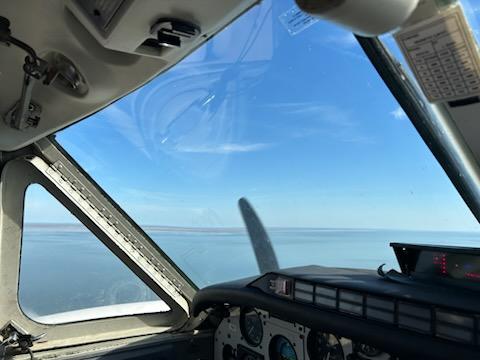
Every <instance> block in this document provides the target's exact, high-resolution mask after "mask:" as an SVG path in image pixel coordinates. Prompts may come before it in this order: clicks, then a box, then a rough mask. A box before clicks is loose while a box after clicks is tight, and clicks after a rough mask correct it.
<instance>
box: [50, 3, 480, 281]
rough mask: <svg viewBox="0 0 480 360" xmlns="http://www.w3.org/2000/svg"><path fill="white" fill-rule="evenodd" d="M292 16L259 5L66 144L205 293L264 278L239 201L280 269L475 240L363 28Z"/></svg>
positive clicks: (374, 258) (62, 137) (384, 258)
mask: <svg viewBox="0 0 480 360" xmlns="http://www.w3.org/2000/svg"><path fill="white" fill-rule="evenodd" d="M295 11H296V10H295V7H294V2H293V1H291V0H271V1H263V2H262V3H261V5H259V6H256V7H254V8H252V9H251V10H250V11H249V12H248V13H246V14H245V15H243V16H242V17H241V18H239V19H238V20H237V21H236V22H235V23H233V24H232V25H230V26H229V27H227V28H226V29H224V31H222V33H220V34H219V35H218V36H216V37H215V38H214V39H213V40H211V41H209V42H208V43H207V44H205V45H204V46H202V47H201V48H199V49H198V50H196V51H195V52H194V53H192V54H191V55H190V56H189V57H187V58H186V59H184V60H183V61H182V62H180V63H179V64H177V65H176V66H174V67H173V68H172V69H170V70H169V71H167V72H166V73H164V74H162V75H160V76H158V77H157V78H156V79H154V80H153V81H151V82H150V83H148V84H146V85H145V86H143V87H142V88H141V89H138V90H137V91H135V92H133V93H131V94H130V95H128V96H126V97H125V98H123V99H121V100H119V101H117V102H116V103H114V104H112V105H110V106H108V107H107V108H105V109H104V110H102V111H100V112H98V113H96V114H95V115H92V116H91V117H90V118H88V119H86V120H84V121H81V122H79V123H78V124H76V125H74V126H71V127H70V128H68V129H66V130H64V131H62V132H60V133H59V134H58V136H57V140H58V141H59V142H60V143H61V144H62V146H64V147H65V148H66V149H67V150H68V151H69V152H70V154H72V155H73V157H74V158H75V159H76V160H77V161H78V162H79V163H80V164H81V165H82V166H83V167H84V168H85V169H86V170H87V172H89V174H90V175H91V176H92V177H93V178H94V179H95V180H96V181H97V182H98V183H99V184H100V185H101V186H102V187H103V188H104V189H105V190H106V191H107V192H108V193H109V194H110V195H111V196H112V197H113V198H114V199H115V201H117V202H118V203H119V205H120V206H121V207H122V208H123V209H124V210H125V211H126V212H127V213H128V214H129V215H130V216H131V217H132V218H133V219H134V220H135V221H136V222H138V223H139V224H140V225H141V226H142V227H143V228H144V230H145V231H146V232H147V233H148V234H149V235H150V236H151V237H152V238H153V239H154V241H156V242H157V243H158V244H159V246H160V247H161V248H162V249H163V250H164V251H165V252H166V253H167V254H168V255H169V256H170V257H171V258H172V259H173V261H175V262H176V263H177V265H178V266H179V267H180V268H182V270H183V271H184V272H185V273H186V274H187V275H188V276H190V277H191V279H192V280H193V281H194V282H195V283H196V284H197V285H198V286H199V287H202V286H205V285H207V284H211V283H215V282H220V281H225V280H231V279H235V278H241V277H245V276H249V275H254V274H257V273H258V272H259V270H258V267H257V263H256V260H255V256H254V252H253V250H252V246H251V244H250V242H249V238H248V235H247V232H246V230H245V229H244V224H243V221H242V218H241V215H240V212H239V210H238V207H237V201H238V199H239V198H241V197H246V198H247V199H248V200H249V201H250V203H251V204H252V205H253V207H254V208H255V209H256V211H257V213H258V215H259V216H260V218H261V219H262V221H263V223H264V225H265V226H266V228H267V230H268V233H269V235H270V238H271V241H272V244H273V248H274V250H275V252H276V254H277V257H278V261H279V264H280V266H281V267H290V266H300V265H311V264H318V265H326V266H343V267H362V268H376V267H378V266H379V265H380V264H382V263H387V264H388V265H387V266H390V267H395V266H396V264H395V260H394V255H393V251H392V250H391V249H390V248H389V246H388V244H389V243H390V242H393V241H395V242H420V243H440V244H447V243H448V244H450V245H453V244H460V245H462V244H463V245H471V246H476V245H477V244H478V241H477V239H478V235H479V233H478V230H479V226H478V223H477V221H476V220H475V218H474V217H473V216H472V214H471V212H470V211H469V209H468V208H467V206H466V205H465V203H464V202H463V200H462V199H461V197H460V196H459V194H458V193H457V191H456V190H455V189H454V187H453V186H452V184H451V182H450V181H449V179H448V178H447V176H446V175H445V173H444V171H443V170H442V168H441V167H440V166H439V165H438V163H437V161H436V160H435V159H434V157H433V156H432V154H431V153H430V151H429V150H428V148H427V147H426V145H425V144H424V143H423V141H422V140H421V138H420V137H419V135H418V134H417V132H416V131H415V129H414V127H413V126H412V124H411V123H410V121H409V119H408V118H407V117H406V115H405V113H404V112H403V111H402V109H401V108H400V107H399V105H398V103H397V102H396V101H395V99H394V98H393V96H392V95H391V94H390V93H389V91H388V89H387V88H386V86H385V85H384V83H383V82H382V80H381V79H380V78H379V76H378V75H377V73H376V71H375V70H374V68H373V67H372V65H371V64H370V63H369V61H368V59H367V58H366V57H365V55H364V54H363V52H362V50H361V48H360V47H359V45H358V44H357V43H356V40H355V38H354V37H353V35H352V34H350V33H348V32H346V31H343V30H341V29H339V28H338V27H336V26H333V25H330V24H328V23H324V22H321V21H316V20H308V21H303V22H301V25H300V23H299V22H295V21H294V20H292V19H294V17H295V16H296V15H295ZM61 221H62V219H55V222H57V223H58V222H61Z"/></svg>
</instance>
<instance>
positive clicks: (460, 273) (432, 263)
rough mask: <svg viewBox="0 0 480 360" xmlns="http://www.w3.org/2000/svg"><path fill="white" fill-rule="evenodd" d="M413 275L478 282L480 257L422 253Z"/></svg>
mask: <svg viewBox="0 0 480 360" xmlns="http://www.w3.org/2000/svg"><path fill="white" fill-rule="evenodd" d="M415 273H416V274H418V273H420V274H425V275H427V274H431V275H432V276H438V277H444V278H450V279H457V280H458V279H462V280H470V281H477V282H480V257H478V256H475V255H465V254H451V253H446V252H437V251H422V252H421V253H420V256H419V258H418V262H417V266H416V268H415Z"/></svg>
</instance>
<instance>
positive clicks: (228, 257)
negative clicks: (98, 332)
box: [19, 225, 480, 317]
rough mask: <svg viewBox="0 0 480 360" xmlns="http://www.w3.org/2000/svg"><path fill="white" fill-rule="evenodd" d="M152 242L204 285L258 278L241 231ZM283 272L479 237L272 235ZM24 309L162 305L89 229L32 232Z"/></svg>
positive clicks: (373, 260)
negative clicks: (395, 247) (402, 245)
mask: <svg viewBox="0 0 480 360" xmlns="http://www.w3.org/2000/svg"><path fill="white" fill-rule="evenodd" d="M146 230H147V232H148V233H149V235H150V236H151V237H152V238H153V240H154V241H155V242H156V243H157V244H158V245H159V246H160V247H161V248H162V249H163V250H164V251H165V252H166V253H167V254H168V255H169V256H170V257H171V258H172V259H173V261H175V262H176V263H177V264H178V265H179V266H180V268H181V269H183V271H184V272H185V273H186V274H187V275H188V276H190V278H191V279H192V280H193V281H194V282H195V283H196V284H197V285H198V286H199V287H203V286H206V285H209V284H212V283H217V282H221V281H227V280H232V279H236V278H241V277H246V276H251V275H254V274H257V273H258V270H257V265H256V262H255V258H254V254H253V251H252V248H251V246H250V243H249V240H248V237H247V235H246V233H245V232H244V231H243V230H240V229H230V230H225V231H219V230H215V231H208V230H202V231H195V230H186V229H179V230H172V229H167V230H166V229H159V228H147V229H146ZM269 233H270V237H271V239H272V243H273V245H274V248H275V251H276V253H277V256H278V260H279V263H280V266H281V267H291V266H300V265H311V264H318V265H325V266H339V267H356V268H370V269H376V268H377V267H378V266H379V265H380V264H382V263H386V264H387V266H386V268H389V267H396V261H395V258H394V254H393V251H392V249H391V248H390V247H389V243H390V242H412V243H427V244H433V243H435V244H448V245H463V246H473V247H477V246H478V247H480V233H470V232H418V231H391V230H341V229H332V230H327V229H270V230H269ZM19 293H20V304H21V307H22V309H23V310H24V311H25V312H26V313H27V314H28V315H30V316H32V317H35V315H47V314H52V313H57V312H64V311H70V310H77V309H83V308H89V307H95V306H103V305H110V304H118V303H127V302H137V301H145V300H153V299H156V298H157V297H156V295H155V294H153V293H152V292H151V291H150V290H149V289H148V288H147V287H146V286H145V285H143V283H141V281H139V280H138V279H137V278H136V277H135V275H133V274H132V273H131V272H130V270H129V269H128V268H126V266H124V265H123V264H122V263H121V262H120V261H119V260H118V259H117V258H116V257H115V256H114V255H113V254H111V253H110V252H109V250H108V249H106V248H105V246H104V245H103V244H102V243H100V241H98V240H97V239H96V238H95V237H94V236H93V235H92V234H91V233H89V232H88V231H87V230H86V229H85V228H83V227H80V226H77V225H72V226H68V225H55V226H53V225H48V226H45V225H42V226H39V225H30V226H27V227H26V230H25V234H24V239H23V246H22V266H21V272H20V289H19Z"/></svg>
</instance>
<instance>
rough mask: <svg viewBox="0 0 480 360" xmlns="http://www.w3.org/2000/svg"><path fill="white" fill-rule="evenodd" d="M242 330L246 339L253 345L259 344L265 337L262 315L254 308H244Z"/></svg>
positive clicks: (241, 316) (241, 317)
mask: <svg viewBox="0 0 480 360" xmlns="http://www.w3.org/2000/svg"><path fill="white" fill-rule="evenodd" d="M240 331H241V333H242V336H243V338H244V339H245V341H246V342H247V343H248V344H249V345H251V346H258V345H260V344H261V343H262V339H263V322H262V318H261V315H260V314H259V313H258V311H257V310H255V309H253V308H244V309H242V311H241V313H240Z"/></svg>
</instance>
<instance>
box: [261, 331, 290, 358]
mask: <svg viewBox="0 0 480 360" xmlns="http://www.w3.org/2000/svg"><path fill="white" fill-rule="evenodd" d="M268 352H269V356H270V360H297V353H296V352H295V348H294V347H293V345H292V343H291V342H290V341H288V339H287V338H286V337H284V336H282V335H277V336H274V337H273V338H272V340H271V341H270V346H269V349H268Z"/></svg>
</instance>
